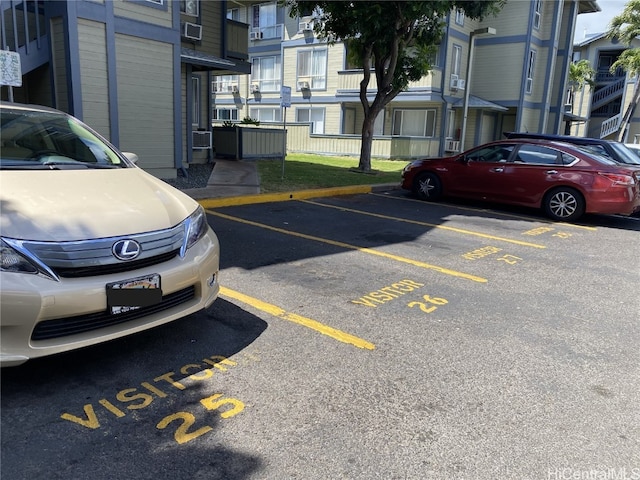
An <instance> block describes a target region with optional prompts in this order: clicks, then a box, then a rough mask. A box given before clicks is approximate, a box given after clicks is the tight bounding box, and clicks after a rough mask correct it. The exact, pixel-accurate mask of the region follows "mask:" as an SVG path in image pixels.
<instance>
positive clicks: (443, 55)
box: [438, 13, 455, 157]
mask: <svg viewBox="0 0 640 480" xmlns="http://www.w3.org/2000/svg"><path fill="white" fill-rule="evenodd" d="M450 21H451V13H449V14H447V26H446V27H445V30H444V35H443V36H442V40H440V46H442V45H445V48H444V51H439V52H438V54H439V56H440V58H439V59H438V63H440V64H441V65H442V75H441V76H440V77H441V78H440V92H441V93H440V97H441V98H442V108H443V109H444V112H443V115H442V119H443V120H442V125H440V145H439V147H438V156H439V157H442V156H443V155H444V153H445V152H444V147H445V143H446V138H447V126H448V125H449V116H450V115H453V116H454V117H455V112H454V110H453V108H450V105H452V104H449V102H448V101H447V99H446V98H445V97H444V90H445V86H446V84H447V81H446V78H447V74H446V71H447V60H448V59H447V49H446V46H447V45H449V22H450ZM438 50H441V49H440V48H438ZM454 119H455V118H454Z"/></svg>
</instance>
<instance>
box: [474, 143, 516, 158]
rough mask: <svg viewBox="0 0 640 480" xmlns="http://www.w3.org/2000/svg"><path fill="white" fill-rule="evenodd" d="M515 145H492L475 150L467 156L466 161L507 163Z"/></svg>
mask: <svg viewBox="0 0 640 480" xmlns="http://www.w3.org/2000/svg"><path fill="white" fill-rule="evenodd" d="M513 149H514V145H511V144H500V145H490V146H486V147H482V148H479V149H477V150H473V151H471V152H469V153H468V154H467V155H466V159H467V160H470V161H474V162H487V163H490V162H506V161H507V160H508V159H509V157H510V156H511V153H512V152H513Z"/></svg>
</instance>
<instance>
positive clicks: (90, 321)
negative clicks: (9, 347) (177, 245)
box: [31, 285, 196, 340]
mask: <svg viewBox="0 0 640 480" xmlns="http://www.w3.org/2000/svg"><path fill="white" fill-rule="evenodd" d="M195 292H196V289H195V286H193V285H192V286H190V287H187V288H184V289H182V290H179V291H177V292H174V293H171V294H169V295H164V296H163V297H162V301H161V302H160V303H157V304H155V305H152V306H149V307H143V308H138V309H136V310H130V311H128V312H125V313H120V314H115V315H113V314H111V313H109V312H108V311H103V312H97V313H90V314H87V315H80V316H76V317H67V318H58V319H55V320H45V321H43V322H40V323H38V325H36V328H35V329H34V330H33V333H32V334H31V340H48V339H52V338H59V337H65V336H67V335H75V334H78V333H83V332H89V331H91V330H97V329H99V328H105V327H110V326H113V325H118V324H121V323H125V322H130V321H131V320H136V319H138V318H142V317H145V316H147V315H151V314H153V313H158V312H161V311H163V310H167V309H169V308H173V307H176V306H178V305H180V304H182V303H185V302H188V301H189V300H191V299H193V298H194V297H195Z"/></svg>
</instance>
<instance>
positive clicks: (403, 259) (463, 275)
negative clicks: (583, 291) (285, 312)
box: [207, 210, 487, 283]
mask: <svg viewBox="0 0 640 480" xmlns="http://www.w3.org/2000/svg"><path fill="white" fill-rule="evenodd" d="M207 213H208V214H210V215H215V216H218V217H221V218H226V219H227V220H231V221H234V222H240V223H244V224H246V225H252V226H254V227H259V228H265V229H267V230H272V231H274V232H279V233H284V234H285V235H293V236H295V237H300V238H305V239H307V240H314V241H316V242H322V243H327V244H329V245H335V246H337V247H341V248H347V249H350V250H357V251H359V252H362V253H368V254H370V255H377V256H379V257H385V258H389V259H391V260H395V261H397V262H403V263H408V264H410V265H413V266H416V267H421V268H427V269H429V270H435V271H436V272H440V273H444V274H445V275H451V276H453V277H458V278H464V279H466V280H472V281H474V282H479V283H487V279H486V278H482V277H477V276H475V275H471V274H469V273H464V272H458V271H456V270H449V269H448V268H444V267H439V266H437V265H431V264H429V263H425V262H420V261H418V260H413V259H411V258H406V257H399V256H397V255H392V254H390V253H386V252H382V251H380V250H374V249H372V248H366V247H358V246H357V245H350V244H348V243H343V242H338V241H336V240H330V239H327V238H320V237H314V236H313V235H307V234H305V233H298V232H292V231H290V230H285V229H283V228H278V227H272V226H271V225H265V224H264V223H258V222H253V221H251V220H245V219H243V218H238V217H232V216H231V215H226V214H224V213H220V212H214V211H212V210H207Z"/></svg>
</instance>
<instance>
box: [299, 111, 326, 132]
mask: <svg viewBox="0 0 640 480" xmlns="http://www.w3.org/2000/svg"><path fill="white" fill-rule="evenodd" d="M296 122H310V123H311V133H324V108H296Z"/></svg>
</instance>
